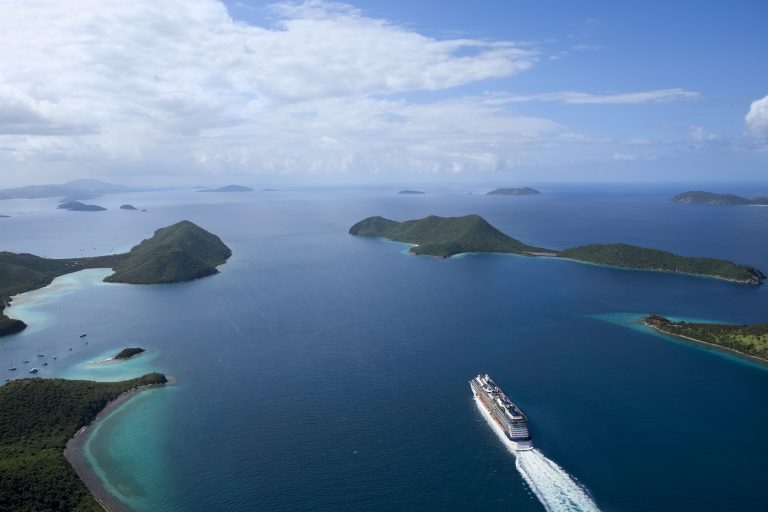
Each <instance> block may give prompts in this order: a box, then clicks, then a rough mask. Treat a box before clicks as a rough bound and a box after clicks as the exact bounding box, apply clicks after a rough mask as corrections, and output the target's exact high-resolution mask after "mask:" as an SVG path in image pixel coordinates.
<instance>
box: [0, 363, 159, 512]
mask: <svg viewBox="0 0 768 512" xmlns="http://www.w3.org/2000/svg"><path fill="white" fill-rule="evenodd" d="M166 382H167V379H166V377H165V375H162V374H160V373H150V374H147V375H144V376H142V377H139V378H136V379H131V380H126V381H122V382H91V381H82V380H81V381H78V380H64V379H19V380H14V381H12V382H9V383H8V384H6V385H4V386H2V387H0V510H13V511H15V512H33V511H41V510H77V511H83V512H86V511H87V512H90V511H93V512H96V511H103V510H104V509H103V508H102V507H101V505H99V503H98V502H96V500H95V499H94V498H93V496H91V493H90V492H89V491H88V488H87V487H86V486H85V484H83V482H82V481H81V480H80V479H79V478H78V476H77V474H76V473H75V471H74V469H72V466H70V465H69V463H68V462H67V460H66V459H65V458H64V448H65V447H66V445H67V442H68V441H69V439H71V438H72V437H73V436H74V435H75V434H76V433H77V431H78V430H80V428H82V427H84V426H86V425H88V424H89V423H91V421H93V420H94V418H95V417H96V415H97V414H98V413H99V412H100V411H101V410H102V409H104V407H105V406H106V405H107V403H108V402H110V401H111V400H114V399H115V398H117V397H118V396H120V395H121V394H123V393H125V392H127V391H130V390H132V389H136V388H138V387H141V386H150V385H159V384H164V383H166Z"/></svg>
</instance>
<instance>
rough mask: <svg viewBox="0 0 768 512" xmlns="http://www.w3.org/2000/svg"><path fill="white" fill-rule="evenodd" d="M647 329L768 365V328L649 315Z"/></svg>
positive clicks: (762, 325)
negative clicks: (677, 319) (676, 320)
mask: <svg viewBox="0 0 768 512" xmlns="http://www.w3.org/2000/svg"><path fill="white" fill-rule="evenodd" d="M643 322H644V323H645V325H647V326H648V327H651V328H653V329H655V330H656V331H658V332H662V333H664V334H669V335H671V336H675V337H678V338H682V339H685V340H689V341H694V342H698V343H705V344H707V345H711V346H714V347H716V348H719V349H723V350H727V351H730V352H734V353H736V354H739V355H742V356H747V357H749V358H751V359H756V360H759V361H760V362H762V363H768V324H752V325H734V324H715V323H702V322H673V321H672V320H669V319H668V318H666V317H663V316H660V315H648V316H646V317H645V319H644V320H643Z"/></svg>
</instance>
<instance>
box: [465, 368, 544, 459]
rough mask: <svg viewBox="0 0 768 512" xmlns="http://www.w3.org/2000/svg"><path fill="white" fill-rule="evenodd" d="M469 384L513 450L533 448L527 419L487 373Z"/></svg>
mask: <svg viewBox="0 0 768 512" xmlns="http://www.w3.org/2000/svg"><path fill="white" fill-rule="evenodd" d="M469 385H470V387H471V388H472V393H473V394H474V395H475V399H476V400H477V401H478V403H479V405H481V406H482V407H483V408H484V409H485V410H486V412H487V413H488V415H489V416H490V418H491V419H492V420H493V422H494V423H495V425H496V426H497V427H498V428H499V429H500V431H501V432H502V433H503V434H504V437H505V438H506V439H507V440H508V441H509V443H510V445H511V446H512V447H513V448H514V449H515V450H531V449H533V443H532V442H531V435H530V434H529V433H528V420H527V419H526V417H525V415H524V414H523V412H522V411H521V410H520V408H518V407H517V405H515V404H514V403H512V401H511V400H510V399H509V398H508V397H507V395H506V394H505V393H504V392H503V391H502V390H501V388H500V387H499V386H497V385H496V383H495V382H494V381H493V380H492V379H491V378H490V377H489V376H488V374H487V373H486V374H484V375H483V374H481V375H478V376H477V377H475V378H474V379H472V380H471V381H469Z"/></svg>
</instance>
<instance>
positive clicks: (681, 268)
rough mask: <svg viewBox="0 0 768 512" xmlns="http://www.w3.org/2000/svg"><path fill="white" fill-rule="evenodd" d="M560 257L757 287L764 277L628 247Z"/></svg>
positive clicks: (592, 248) (598, 247)
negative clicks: (697, 276) (715, 278)
mask: <svg viewBox="0 0 768 512" xmlns="http://www.w3.org/2000/svg"><path fill="white" fill-rule="evenodd" d="M560 256H561V257H563V258H570V259H574V260H578V261H585V262H589V263H597V264H600V265H611V266H616V267H623V268H631V269H638V270H658V271H665V272H683V273H686V274H696V275H702V276H709V277H717V278H720V279H729V280H733V281H739V282H744V283H750V284H758V283H760V281H761V280H762V279H764V278H765V275H764V274H763V273H762V272H761V271H760V270H758V269H756V268H754V267H750V266H747V265H739V264H737V263H733V262H730V261H727V260H719V259H713V258H696V257H688V256H679V255H677V254H674V253H671V252H666V251H660V250H658V249H646V248H644V247H637V246H634V245H627V244H594V245H582V246H580V247H574V248H572V249H565V250H563V251H560Z"/></svg>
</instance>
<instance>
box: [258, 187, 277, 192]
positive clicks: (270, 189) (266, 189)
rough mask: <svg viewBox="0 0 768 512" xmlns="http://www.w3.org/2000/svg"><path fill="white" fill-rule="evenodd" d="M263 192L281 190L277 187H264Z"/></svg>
mask: <svg viewBox="0 0 768 512" xmlns="http://www.w3.org/2000/svg"><path fill="white" fill-rule="evenodd" d="M261 191H262V192H280V191H279V190H277V189H276V188H263V189H261Z"/></svg>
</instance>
